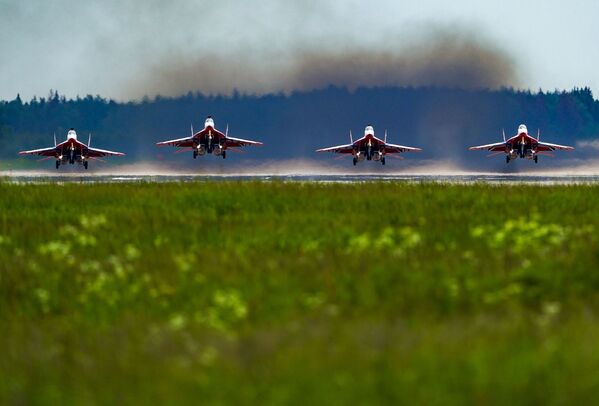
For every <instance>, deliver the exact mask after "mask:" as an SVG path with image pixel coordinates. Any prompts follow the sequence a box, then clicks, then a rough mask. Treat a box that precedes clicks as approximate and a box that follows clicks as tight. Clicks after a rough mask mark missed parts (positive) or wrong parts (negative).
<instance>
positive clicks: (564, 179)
mask: <svg viewBox="0 0 599 406" xmlns="http://www.w3.org/2000/svg"><path fill="white" fill-rule="evenodd" d="M4 175H5V176H4V179H5V180H7V181H9V182H17V183H65V182H75V183H107V182H108V183H123V182H197V181H288V182H323V183H330V182H340V183H344V182H352V183H353V182H372V181H386V182H444V183H466V184H467V183H490V184H512V183H526V184H540V185H555V184H564V185H567V184H581V183H591V184H594V183H597V184H599V175H539V174H535V175H505V174H488V173H485V174H476V173H472V174H459V175H455V174H450V175H420V174H414V175H410V174H400V175H372V174H370V175H354V174H352V175H330V174H326V175H324V174H323V175H318V174H310V175H301V174H293V175H267V174H260V175H247V174H229V175H104V174H102V175H90V174H81V175H80V174H73V173H69V174H63V175H58V174H53V175H47V174H23V173H19V174H17V175H14V174H11V175H8V174H4Z"/></svg>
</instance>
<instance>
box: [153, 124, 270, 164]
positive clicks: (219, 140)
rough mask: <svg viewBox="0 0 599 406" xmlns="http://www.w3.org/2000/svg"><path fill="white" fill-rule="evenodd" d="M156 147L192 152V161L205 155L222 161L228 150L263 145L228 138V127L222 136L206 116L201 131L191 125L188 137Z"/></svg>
mask: <svg viewBox="0 0 599 406" xmlns="http://www.w3.org/2000/svg"><path fill="white" fill-rule="evenodd" d="M156 145H157V146H159V147H161V146H164V145H170V146H173V147H179V148H185V149H183V150H182V151H185V150H189V151H193V159H196V158H197V157H198V155H205V154H213V155H216V156H222V157H223V159H225V158H226V157H227V150H228V149H231V150H233V151H235V150H236V148H240V147H245V146H247V145H263V144H262V143H261V142H258V141H251V140H244V139H241V138H233V137H229V126H227V129H226V130H225V132H224V134H223V133H222V132H220V131H219V130H217V129H216V128H215V127H214V119H213V118H212V117H211V116H208V117H207V118H206V121H205V122H204V129H203V130H201V131H198V132H194V131H193V125H192V126H191V136H190V137H185V138H178V139H176V140H169V141H163V142H158V143H156Z"/></svg>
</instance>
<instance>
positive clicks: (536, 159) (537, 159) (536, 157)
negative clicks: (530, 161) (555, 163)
mask: <svg viewBox="0 0 599 406" xmlns="http://www.w3.org/2000/svg"><path fill="white" fill-rule="evenodd" d="M538 163H539V156H538V155H535V164H538Z"/></svg>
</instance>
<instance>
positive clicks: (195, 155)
mask: <svg viewBox="0 0 599 406" xmlns="http://www.w3.org/2000/svg"><path fill="white" fill-rule="evenodd" d="M197 157H198V151H196V150H195V149H194V150H193V159H196V158H197Z"/></svg>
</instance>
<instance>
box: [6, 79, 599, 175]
mask: <svg viewBox="0 0 599 406" xmlns="http://www.w3.org/2000/svg"><path fill="white" fill-rule="evenodd" d="M207 115H213V116H214V117H215V120H216V125H217V127H218V128H221V129H223V130H224V128H225V126H226V125H227V124H228V125H229V130H230V135H232V136H237V137H241V138H251V139H257V140H260V141H263V142H264V143H265V145H264V147H261V148H253V149H252V150H251V151H248V153H247V154H244V155H243V157H242V158H238V156H232V158H233V160H237V161H239V160H248V159H250V160H251V159H289V158H314V159H327V158H328V159H330V156H326V155H318V154H315V153H314V150H315V149H316V148H319V147H322V146H329V145H337V144H342V143H345V142H347V141H348V132H349V130H352V131H353V133H354V134H355V135H361V134H362V132H363V128H364V126H365V125H366V124H369V123H372V124H373V125H374V126H375V130H377V132H378V135H380V136H382V135H383V134H384V131H385V129H387V130H388V132H389V140H390V141H391V142H395V143H399V144H405V145H413V146H420V147H422V148H424V149H425V151H424V152H423V153H422V154H421V155H419V156H418V158H419V159H431V158H433V157H435V158H437V157H438V158H441V159H449V158H451V159H454V158H455V159H459V160H461V161H462V162H480V161H481V160H482V159H484V153H474V152H468V151H467V150H466V147H467V146H469V145H473V144H478V143H487V142H495V141H499V140H500V139H501V129H502V128H505V130H506V133H507V134H508V135H510V134H512V133H513V132H514V131H515V129H516V127H517V126H518V124H520V123H525V124H527V126H528V128H529V130H530V131H531V132H534V133H535V134H536V131H537V128H539V129H541V137H542V139H544V140H546V141H549V142H556V143H563V144H570V145H576V144H577V142H580V141H582V140H591V139H595V138H599V101H597V100H595V99H594V97H593V94H592V92H591V90H590V89H588V88H583V89H574V90H571V91H561V92H557V91H556V92H549V93H547V92H543V91H538V92H529V91H515V90H512V89H503V90H498V91H490V90H479V91H466V90H459V89H443V88H368V89H367V88H361V89H357V90H355V91H348V90H345V89H340V88H335V87H330V88H327V89H323V90H318V91H312V92H301V93H300V92H298V93H292V94H287V95H286V94H274V95H264V96H251V95H240V94H234V95H233V96H230V97H224V96H205V95H202V94H200V93H191V92H190V93H188V94H187V95H185V96H181V97H175V98H167V97H160V96H157V97H155V98H153V99H149V98H146V99H144V100H141V101H135V102H116V101H113V100H107V99H104V98H102V97H100V96H91V95H90V96H86V97H83V98H81V97H77V98H75V99H67V98H65V97H64V96H61V95H60V94H59V93H58V92H57V91H51V92H50V94H49V96H48V97H45V98H37V97H36V98H33V99H32V100H29V101H23V100H21V98H20V96H18V95H17V96H16V98H15V99H14V100H11V101H2V102H0V159H2V160H13V159H15V158H16V159H23V158H18V157H17V155H16V153H17V151H19V150H21V149H25V148H36V147H44V146H50V145H51V144H52V134H53V133H56V136H57V139H58V140H61V139H63V138H64V136H65V134H66V131H67V130H68V128H70V127H74V128H76V129H77V131H78V133H79V135H80V137H82V138H83V139H84V140H85V141H87V137H88V133H92V134H93V135H92V145H94V146H97V147H99V148H110V149H115V150H120V151H124V152H126V153H127V157H126V159H124V160H123V161H124V162H128V163H130V162H134V161H149V160H155V159H157V160H168V161H176V160H178V161H181V160H183V161H185V162H189V164H194V162H192V160H190V159H189V158H190V157H188V156H186V155H185V154H184V155H174V154H172V152H173V151H172V150H170V149H163V148H156V147H155V146H154V143H155V142H157V141H160V140H164V139H169V138H178V137H183V136H186V135H188V134H189V133H190V124H193V126H194V128H196V129H198V128H200V127H201V126H202V125H203V122H204V118H205V116H207ZM577 153H578V151H577ZM586 153H587V154H588V151H586ZM184 158H187V160H185V159H184ZM123 161H121V162H123Z"/></svg>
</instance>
